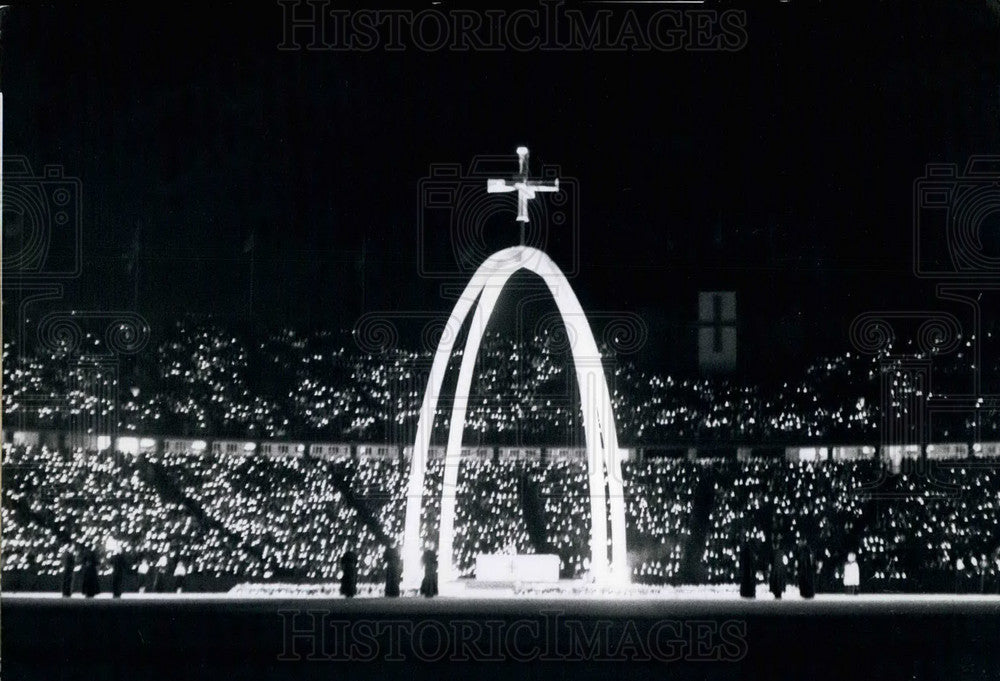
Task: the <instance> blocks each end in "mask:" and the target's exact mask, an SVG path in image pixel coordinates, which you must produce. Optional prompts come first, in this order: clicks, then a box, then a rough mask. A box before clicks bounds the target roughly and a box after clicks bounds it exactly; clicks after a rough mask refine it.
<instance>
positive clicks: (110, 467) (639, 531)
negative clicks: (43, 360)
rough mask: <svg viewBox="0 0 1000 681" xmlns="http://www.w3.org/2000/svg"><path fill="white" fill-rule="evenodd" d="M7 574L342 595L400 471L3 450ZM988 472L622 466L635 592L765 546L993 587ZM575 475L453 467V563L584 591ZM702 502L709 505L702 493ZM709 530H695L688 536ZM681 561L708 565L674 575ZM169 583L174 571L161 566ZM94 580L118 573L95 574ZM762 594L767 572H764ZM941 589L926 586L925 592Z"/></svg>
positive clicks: (584, 520) (717, 576) (820, 564)
mask: <svg viewBox="0 0 1000 681" xmlns="http://www.w3.org/2000/svg"><path fill="white" fill-rule="evenodd" d="M4 457H5V458H4V470H3V475H4V487H3V522H4V539H3V570H4V573H5V574H9V573H13V572H36V573H38V574H43V575H56V574H58V572H59V570H60V566H61V565H62V556H63V552H64V550H65V549H66V547H67V546H68V545H69V544H70V543H71V542H72V543H73V544H74V545H76V546H79V547H87V548H90V549H96V550H98V551H103V550H104V549H105V547H106V546H108V545H109V542H111V541H113V542H114V543H115V544H116V545H118V546H119V547H120V548H119V549H118V550H121V551H123V552H124V553H125V554H127V555H129V556H130V557H131V558H132V562H133V563H134V564H138V562H140V561H142V560H144V559H145V560H147V561H149V562H150V563H151V564H156V563H157V562H160V561H161V560H162V559H164V558H166V560H167V561H169V564H170V565H174V564H176V563H177V562H181V561H182V562H183V563H184V564H185V566H186V569H187V572H188V574H190V575H192V576H195V575H197V576H200V577H203V578H205V577H207V578H231V579H233V580H247V581H255V580H263V581H267V580H287V579H296V580H307V581H308V580H334V579H336V578H337V577H338V575H339V571H340V567H339V560H340V557H341V556H342V555H343V554H344V552H345V551H347V550H348V549H350V550H352V551H355V552H356V553H357V554H358V575H359V579H360V580H361V581H378V580H379V579H380V575H381V573H382V570H383V569H384V566H383V564H382V555H383V551H384V548H385V545H386V544H387V543H388V544H398V543H400V542H401V539H402V520H403V512H404V510H405V500H406V491H405V485H406V481H407V473H408V466H407V464H406V463H405V462H404V461H381V460H361V459H350V458H346V459H343V460H339V461H326V460H315V459H310V458H308V457H303V458H267V457H259V456H254V455H239V456H231V457H215V458H213V457H206V456H197V455H190V454H188V455H177V454H165V453H164V454H153V453H150V454H142V455H138V456H134V455H125V454H120V453H113V452H110V451H105V452H95V451H82V450H77V451H58V450H50V449H48V448H46V447H44V446H43V447H14V446H10V445H5V447H4ZM991 463H992V464H995V463H996V462H995V461H993V462H989V461H987V462H983V461H979V462H977V463H968V462H954V461H951V462H939V463H937V464H935V465H934V466H933V467H932V469H931V470H932V473H930V474H920V473H914V472H912V471H911V472H900V473H892V472H890V471H889V470H888V469H886V468H883V467H882V465H881V464H880V463H879V462H877V461H874V460H864V461H826V462H822V463H812V462H808V463H806V462H801V463H800V462H795V463H791V462H786V461H784V460H750V461H735V460H697V461H695V460H686V459H656V460H647V461H642V462H628V463H626V464H624V465H623V477H624V483H625V494H626V519H627V531H628V544H629V560H630V563H631V565H630V568H631V571H632V577H633V581H635V582H641V583H652V584H678V583H688V582H691V581H695V582H703V583H723V584H724V583H733V582H734V581H736V579H737V576H738V564H737V561H738V558H737V549H738V546H739V543H740V542H741V541H743V540H745V539H747V538H749V539H750V540H751V541H756V542H757V544H758V546H759V547H761V548H762V549H763V548H764V547H769V546H771V545H772V544H776V545H777V546H778V548H779V549H780V551H781V553H782V555H783V556H784V560H785V561H786V563H787V565H788V569H789V570H790V571H791V572H792V573H794V565H795V556H796V547H797V546H798V545H799V543H800V542H805V543H806V544H807V545H809V546H810V548H811V549H812V551H813V552H814V553H815V555H816V562H817V569H818V575H819V578H820V580H821V583H824V581H823V580H825V583H826V584H834V583H836V582H837V580H838V579H840V577H841V576H842V567H843V563H844V560H845V557H846V556H847V554H848V553H850V552H856V553H857V554H858V562H859V563H860V565H861V566H862V574H863V576H864V578H865V580H866V581H869V582H878V583H881V584H883V585H895V586H896V588H920V587H922V586H923V587H928V585H930V584H932V583H933V584H936V585H937V588H940V585H941V579H942V575H945V579H946V580H953V582H954V583H953V584H952V583H951V582H948V583H947V585H948V588H951V587H952V586H953V587H954V588H955V589H961V590H966V589H971V590H977V589H986V588H995V586H994V585H996V584H997V580H998V577H1000V543H998V538H1000V532H998V529H1000V528H998V522H1000V521H998V519H1000V475H998V473H997V470H996V469H995V468H993V467H992V466H991V465H988V464H991ZM442 469H443V466H442V464H441V462H440V460H436V461H432V462H431V464H430V468H429V472H428V476H427V480H426V484H425V492H426V494H427V498H428V501H427V502H426V503H425V507H424V509H423V511H424V518H423V520H424V522H423V533H424V541H425V545H427V546H428V547H433V548H436V546H435V544H436V534H437V522H438V513H439V501H438V498H439V497H438V496H437V495H436V494H434V492H435V491H437V492H439V491H440V485H441V479H442ZM586 486H587V476H586V469H585V465H584V464H583V463H582V462H577V461H552V462H549V461H539V460H530V461H497V460H475V459H470V460H467V461H465V462H463V464H462V466H461V468H460V471H459V487H458V504H457V509H456V510H457V517H456V537H455V554H454V562H455V565H456V566H457V567H458V569H459V572H460V574H461V575H462V576H466V577H468V576H473V575H474V566H475V558H476V556H477V555H478V554H479V553H504V552H518V553H542V552H546V553H556V554H558V555H559V556H560V558H561V560H562V575H563V576H564V577H567V578H574V577H575V578H580V577H585V576H586V572H587V568H588V564H589V558H590V556H589V543H588V538H589V503H588V498H587V487H586ZM699 488H705V489H707V490H708V492H709V493H708V494H707V495H702V494H700V493H699V492H698V490H699ZM699 518H701V519H703V520H705V521H706V525H705V527H704V528H703V529H702V530H701V531H696V529H695V526H696V525H697V524H698V523H699ZM685 561H687V562H689V563H692V562H693V563H694V564H695V565H701V566H702V568H701V571H700V572H693V573H692V572H685V570H684V569H683V566H684V564H685ZM161 565H164V569H167V568H166V563H161ZM103 569H104V573H105V574H107V573H108V572H109V570H110V566H109V565H108V563H107V561H105V563H104V568H103ZM760 577H761V578H762V579H763V578H764V575H763V573H762V575H761V576H760ZM934 580H936V581H934Z"/></svg>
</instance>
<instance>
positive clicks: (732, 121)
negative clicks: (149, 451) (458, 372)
mask: <svg viewBox="0 0 1000 681" xmlns="http://www.w3.org/2000/svg"><path fill="white" fill-rule="evenodd" d="M759 4H760V5H766V6H765V7H761V8H756V9H755V8H752V7H751V8H750V9H749V10H748V16H749V26H748V44H747V46H746V48H745V49H743V50H741V51H739V52H735V53H724V52H709V53H705V52H676V53H662V52H655V51H654V52H650V53H636V52H631V53H617V54H612V53H607V52H595V51H589V52H582V53H581V52H558V53H540V52H537V51H536V52H530V53H527V54H516V53H513V52H511V51H506V52H501V53H493V54H487V53H476V52H467V53H454V52H450V51H446V50H443V51H438V52H431V53H425V52H422V51H420V50H418V49H416V48H415V47H413V46H410V47H409V48H408V49H406V50H405V51H403V52H398V53H391V52H386V51H384V50H381V49H376V50H374V51H372V52H368V53H354V52H346V53H345V52H312V51H291V52H282V51H279V50H277V49H276V46H277V44H278V43H279V42H280V41H281V37H282V36H281V31H282V25H281V21H282V12H281V8H280V7H279V6H278V5H276V4H275V3H267V2H265V3H260V4H259V5H257V6H256V7H253V8H247V7H244V6H243V5H242V4H236V5H232V6H225V5H222V6H219V7H218V8H217V9H215V10H213V11H211V12H208V11H206V10H204V9H203V8H201V7H198V6H185V5H182V4H176V3H171V4H165V5H152V6H146V5H143V4H142V3H136V4H134V6H132V7H126V6H124V5H121V6H118V5H109V6H107V7H105V8H104V9H103V10H99V11H94V10H86V11H85V10H84V9H81V8H77V7H73V6H55V5H47V4H33V5H19V4H15V5H14V6H13V7H12V8H11V9H10V10H8V11H7V14H6V16H5V19H4V24H3V46H2V48H3V65H2V87H3V92H4V105H5V106H4V109H5V110H4V114H5V120H4V126H5V127H4V133H5V136H4V153H5V154H23V155H26V156H27V157H28V159H29V160H30V161H31V163H32V165H33V166H34V169H35V170H36V172H37V171H39V170H40V168H41V166H43V165H45V164H61V165H62V166H64V168H65V171H66V174H67V175H72V176H76V177H79V178H80V180H81V182H82V187H83V204H82V206H83V207H82V225H83V275H82V276H81V277H80V278H79V279H77V280H74V281H71V282H69V283H67V285H66V289H65V297H64V299H63V300H62V301H60V302H59V303H58V305H61V306H63V307H66V308H68V307H74V306H79V307H81V308H87V309H107V310H114V309H132V308H133V307H136V308H137V310H138V311H139V312H140V313H141V314H143V315H144V316H146V317H147V318H149V319H150V320H151V321H152V322H153V325H154V329H155V328H160V327H162V326H163V325H164V324H166V323H169V321H170V320H172V319H175V318H177V317H179V316H180V315H182V314H184V313H186V312H193V313H199V314H200V313H211V314H216V315H224V316H227V317H230V318H234V319H246V318H247V315H248V305H247V301H248V282H249V277H250V268H249V256H247V255H246V254H244V252H243V244H244V243H245V241H246V239H247V238H248V236H249V235H250V234H251V232H253V233H255V234H256V236H255V243H256V251H255V252H256V263H255V288H254V295H255V301H254V312H255V315H256V318H257V319H259V320H261V321H266V322H269V323H271V322H273V323H284V322H292V323H295V324H297V325H301V326H325V327H330V328H350V327H352V326H353V325H354V323H355V321H356V320H357V319H358V317H359V315H361V314H362V313H363V312H365V311H371V310H430V311H433V312H435V313H437V314H439V315H442V316H443V315H446V314H447V311H448V307H449V305H448V303H447V302H446V301H445V300H444V299H443V298H442V297H441V295H440V293H439V287H440V285H441V283H442V282H441V280H439V279H430V278H421V276H420V274H419V272H418V258H417V255H416V254H417V253H418V252H419V250H420V249H421V248H428V249H430V250H434V251H435V252H434V254H433V257H440V246H441V245H442V244H443V245H445V246H446V245H447V242H446V241H441V239H442V238H446V235H445V236H444V237H443V236H442V232H443V230H442V229H439V230H438V231H436V232H435V233H434V234H431V235H429V236H428V237H427V238H426V239H424V240H423V241H422V240H421V237H420V235H419V230H418V225H419V220H418V210H419V205H418V200H419V187H420V184H419V183H420V180H421V178H423V177H425V176H426V175H427V173H428V169H429V167H430V166H431V164H435V163H447V162H452V163H463V164H465V163H468V162H469V161H470V160H471V158H472V157H473V156H474V155H475V154H512V151H513V148H514V147H515V146H516V145H517V144H522V143H524V144H528V145H529V146H530V147H531V148H532V153H533V155H532V160H533V162H534V163H535V164H540V163H542V162H545V163H550V164H559V165H560V166H561V169H562V173H563V176H564V177H569V178H575V180H576V181H577V182H578V185H579V188H580V210H579V215H578V216H577V217H576V218H575V222H576V223H577V224H578V230H576V234H577V236H576V238H578V240H579V251H580V271H579V274H578V275H577V276H576V277H575V278H574V280H573V285H574V288H575V290H576V291H577V294H578V295H579V296H580V298H581V301H582V302H583V304H584V307H585V308H586V309H590V310H604V311H614V310H627V311H630V312H635V313H638V314H640V315H642V316H643V318H644V319H646V321H647V323H648V324H649V327H650V329H651V330H652V331H653V336H652V340H651V344H650V347H649V348H647V351H648V352H647V354H648V355H649V356H651V357H653V356H661V357H665V356H671V355H676V354H677V353H678V352H679V351H678V349H677V347H676V346H675V342H674V341H672V340H671V339H672V338H675V335H676V329H678V328H684V327H686V325H689V324H690V323H691V322H692V320H693V317H694V314H695V309H696V292H697V291H698V290H718V289H725V290H728V289H733V290H736V291H737V293H738V296H739V301H740V308H741V321H740V324H741V334H742V335H741V338H742V341H741V343H742V345H741V347H742V348H743V351H744V352H745V353H746V357H748V358H750V360H749V361H753V358H754V357H758V358H765V357H770V356H773V354H774V352H773V350H774V349H775V348H777V349H779V350H781V351H782V354H783V355H784V356H786V357H789V358H794V357H800V358H806V359H808V358H810V357H812V356H815V354H816V353H818V352H825V351H837V350H842V349H843V348H845V347H846V346H847V340H846V337H847V328H848V324H849V322H850V320H851V319H852V318H853V317H854V316H856V315H857V314H859V313H860V312H864V311H867V310H869V309H872V308H883V307H899V306H909V307H913V306H916V307H927V306H932V305H933V304H934V301H933V292H932V287H931V284H930V283H928V282H926V281H919V280H917V279H916V278H915V277H914V276H913V274H912V269H911V258H912V220H913V210H912V191H913V182H914V180H915V179H916V178H918V177H920V176H921V175H922V173H923V168H924V165H925V164H926V163H928V162H942V161H950V162H956V163H959V164H960V165H963V166H964V163H965V159H966V158H967V156H968V155H969V154H989V153H1000V144H998V142H1000V133H998V130H1000V49H998V47H1000V41H998V37H1000V20H998V16H997V14H996V13H994V12H993V11H991V9H990V7H989V3H988V2H986V0H983V2H977V1H976V0H969V2H939V3H931V4H929V5H927V6H926V7H924V8H920V7H913V6H911V3H885V4H878V5H874V3H873V6H872V7H870V8H869V9H868V10H866V11H865V12H858V11H857V10H855V9H854V8H853V7H852V8H850V9H847V8H840V9H837V8H835V7H831V6H829V5H830V4H836V3H825V4H816V3H811V2H791V3H788V4H781V3H773V4H769V3H759ZM448 6H449V5H448V3H445V4H444V5H443V8H445V9H447V8H448ZM708 6H709V7H711V6H712V3H709V5H708ZM536 7H537V6H536ZM634 9H635V11H636V12H637V13H638V14H639V15H642V14H643V13H644V12H652V11H654V10H653V9H651V8H649V7H648V6H644V5H635V6H634ZM152 10H155V13H154V12H153V11H152ZM614 11H616V12H620V11H624V10H622V9H621V8H615V10H614ZM510 167H511V169H512V170H513V167H514V160H513V156H511V166H510ZM545 200H547V199H543V201H545ZM511 217H512V216H511ZM997 226H998V227H1000V224H998V225H997ZM137 228H138V229H139V239H138V249H137V253H138V261H139V266H138V268H135V269H133V270H131V271H130V269H129V266H128V265H129V257H130V256H131V255H132V254H133V252H136V249H135V248H134V244H135V243H136V236H135V235H136V230H137ZM490 234H491V236H490V237H489V238H490V241H489V243H490V245H491V246H504V245H513V244H514V243H515V242H516V239H517V236H516V227H515V223H514V222H513V220H510V221H509V222H506V221H503V220H501V221H499V222H497V223H496V225H495V228H491V230H490ZM571 235H572V232H571V230H568V229H564V230H562V231H560V230H559V229H557V228H552V230H551V231H550V232H549V233H548V235H547V241H546V248H547V249H549V250H550V251H551V252H552V254H553V255H554V257H556V259H557V261H559V262H560V264H562V265H563V266H564V267H567V268H568V267H569V265H570V263H569V262H568V255H567V254H568V253H569V252H570V250H571V249H570V248H569V245H568V244H570V243H571V238H573V237H572V236H571ZM16 238H17V235H16V234H11V232H10V230H8V233H7V234H6V235H5V241H4V245H5V249H7V251H8V252H9V251H10V250H11V249H15V250H16V248H17V241H16ZM435 239H437V241H434V240H435ZM435 249H437V250H435ZM362 253H364V260H363V262H364V266H362ZM135 271H138V276H139V279H138V295H137V296H136V286H135V284H136V281H135V279H134V276H135V275H134V274H133V273H134V272H135ZM6 283H7V289H6V290H5V296H4V297H5V299H6V300H7V301H11V300H14V299H16V297H17V296H20V295H24V293H25V291H24V290H23V289H19V288H18V287H17V286H13V285H11V281H10V279H8V280H7V282H6ZM362 290H363V291H364V295H363V297H362ZM7 328H8V329H9V328H10V326H8V327H7Z"/></svg>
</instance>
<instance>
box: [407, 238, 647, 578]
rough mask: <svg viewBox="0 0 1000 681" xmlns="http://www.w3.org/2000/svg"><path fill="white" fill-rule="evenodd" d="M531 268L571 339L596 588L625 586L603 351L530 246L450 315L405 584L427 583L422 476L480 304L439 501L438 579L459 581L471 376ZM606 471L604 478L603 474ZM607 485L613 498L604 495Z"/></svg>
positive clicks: (423, 427) (423, 434) (431, 389)
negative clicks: (458, 527) (512, 287)
mask: <svg viewBox="0 0 1000 681" xmlns="http://www.w3.org/2000/svg"><path fill="white" fill-rule="evenodd" d="M522 269H527V270H530V271H532V272H534V273H535V274H537V275H538V276H539V277H541V278H542V279H543V280H544V281H545V283H546V285H547V286H548V289H549V292H550V293H551V294H552V297H553V298H554V299H555V303H556V306H557V307H558V309H559V314H560V316H561V317H562V320H563V323H564V324H565V325H566V327H567V333H568V334H569V337H570V338H571V339H573V342H571V349H572V355H573V364H574V367H575V370H576V377H577V385H578V386H579V390H580V404H581V405H582V407H583V427H584V433H585V438H586V453H587V454H586V455H587V469H588V477H589V486H590V517H591V525H590V551H591V559H590V566H591V567H590V572H591V575H592V577H593V578H594V581H595V582H596V583H598V584H613V583H617V584H620V583H627V582H628V581H630V580H629V574H628V566H627V564H626V544H625V498H624V494H623V490H622V477H621V460H620V452H619V449H618V435H617V432H616V429H615V419H614V411H613V407H612V404H611V394H610V392H609V391H608V384H607V378H606V377H605V375H604V368H603V365H602V362H601V355H600V351H599V350H598V349H597V343H596V342H595V341H594V335H593V333H592V332H591V329H590V325H589V323H588V322H587V319H586V316H585V315H584V312H583V309H582V308H581V307H580V301H579V300H577V298H576V295H575V294H574V293H573V290H572V288H570V285H569V281H568V280H567V279H566V276H565V275H564V274H563V273H562V271H561V270H560V269H559V267H558V266H557V265H556V264H555V263H554V262H553V261H552V259H551V258H549V257H548V256H547V255H545V254H544V253H543V252H541V251H539V250H537V249H534V248H531V247H528V246H515V247H513V248H507V249H504V250H502V251H498V252H497V253H494V254H493V255H492V256H490V257H489V258H488V259H487V260H486V261H485V262H483V264H482V265H480V267H479V269H478V270H477V271H476V273H475V275H473V277H472V280H471V281H470V282H469V284H468V286H467V287H466V288H465V291H463V293H462V296H461V297H460V298H459V300H458V302H457V303H456V304H455V308H454V309H453V310H452V312H451V317H450V318H449V319H448V324H447V326H446V327H445V329H444V333H443V334H442V336H441V340H440V342H439V343H438V347H437V351H436V352H435V354H434V362H433V364H432V365H431V373H430V378H429V380H428V382H427V390H426V391H425V392H424V400H423V404H422V406H421V410H420V420H419V422H418V424H417V434H416V441H415V442H414V446H413V453H412V459H411V462H410V476H409V483H408V487H407V500H406V523H405V526H404V531H403V585H404V586H405V587H407V588H416V587H417V586H419V584H420V581H421V579H422V577H423V567H422V563H421V559H422V554H423V549H422V544H421V539H420V512H421V506H422V502H423V489H424V477H425V473H426V467H427V452H428V449H429V448H430V440H431V431H432V429H433V427H434V414H435V412H436V411H437V406H438V397H439V396H440V394H441V385H442V383H443V381H444V374H445V371H446V369H447V366H448V360H449V358H450V357H451V354H452V351H453V350H454V345H455V339H456V338H458V332H459V330H460V329H461V327H462V325H463V323H464V322H465V320H466V319H467V317H468V314H469V312H470V310H471V309H472V306H473V305H475V303H476V300H477V299H478V300H479V304H478V305H476V309H475V313H474V315H473V318H472V324H471V326H470V328H469V333H468V336H467V338H466V343H465V351H464V353H463V355H462V364H461V368H460V369H459V375H458V385H457V387H456V391H455V403H454V405H453V406H452V412H451V420H450V422H449V430H448V446H447V449H446V452H445V464H444V484H443V488H442V498H441V522H440V529H439V532H440V535H439V542H438V546H439V551H438V555H439V558H438V561H439V572H438V575H439V578H440V580H441V583H442V584H446V583H447V582H450V581H452V580H453V579H455V568H454V565H453V563H452V560H453V553H454V552H453V542H454V528H455V502H456V499H455V492H456V488H457V485H458V465H459V459H460V456H461V449H462V435H463V432H464V430H465V417H466V411H467V408H468V398H469V392H470V388H471V385H472V371H473V368H474V366H475V360H476V356H477V355H478V354H479V346H480V344H481V342H482V338H483V333H484V332H485V330H486V325H487V324H488V323H489V320H490V317H491V316H492V314H493V309H494V307H495V306H496V302H497V299H498V298H499V297H500V294H501V292H502V291H503V289H504V287H505V286H506V284H507V282H508V280H509V279H510V277H511V276H513V275H514V274H515V273H516V272H518V271H520V270H522ZM605 471H606V473H605ZM605 485H607V493H605ZM608 497H610V517H611V537H610V539H611V541H610V544H611V561H610V564H609V562H608V551H607V547H608V527H607V518H608V515H607V503H608V500H609V499H608Z"/></svg>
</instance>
